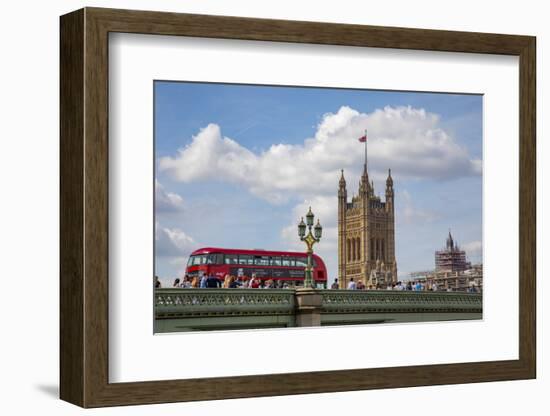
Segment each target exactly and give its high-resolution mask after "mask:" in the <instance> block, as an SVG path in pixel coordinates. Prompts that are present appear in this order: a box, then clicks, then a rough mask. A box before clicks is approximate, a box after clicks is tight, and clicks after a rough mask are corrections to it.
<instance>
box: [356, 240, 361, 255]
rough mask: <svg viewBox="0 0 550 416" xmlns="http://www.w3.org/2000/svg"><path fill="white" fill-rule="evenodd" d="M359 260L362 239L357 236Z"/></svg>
mask: <svg viewBox="0 0 550 416" xmlns="http://www.w3.org/2000/svg"><path fill="white" fill-rule="evenodd" d="M357 260H361V239H360V238H359V237H357Z"/></svg>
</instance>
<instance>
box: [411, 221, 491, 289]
mask: <svg viewBox="0 0 550 416" xmlns="http://www.w3.org/2000/svg"><path fill="white" fill-rule="evenodd" d="M409 276H410V280H412V281H420V282H423V283H424V284H425V285H426V289H427V290H431V289H432V288H433V287H436V288H437V290H451V291H457V292H466V291H470V290H474V291H476V292H481V291H482V290H483V265H482V264H475V265H473V266H472V264H471V263H470V262H469V261H467V259H466V252H465V251H463V250H460V247H459V246H458V244H457V243H456V241H454V239H453V236H452V235H451V231H449V235H448V237H447V241H446V244H445V249H443V250H438V251H436V252H435V270H432V271H429V270H428V271H422V272H413V273H410V275H409Z"/></svg>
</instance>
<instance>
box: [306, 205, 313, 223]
mask: <svg viewBox="0 0 550 416" xmlns="http://www.w3.org/2000/svg"><path fill="white" fill-rule="evenodd" d="M314 217H315V215H313V212H312V211H311V207H309V211H308V213H307V214H306V222H307V226H308V227H313V218H314Z"/></svg>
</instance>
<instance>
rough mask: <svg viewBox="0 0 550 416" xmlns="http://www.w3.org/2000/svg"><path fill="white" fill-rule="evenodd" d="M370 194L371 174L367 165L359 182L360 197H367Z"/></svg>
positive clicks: (364, 166)
mask: <svg viewBox="0 0 550 416" xmlns="http://www.w3.org/2000/svg"><path fill="white" fill-rule="evenodd" d="M368 194H369V174H368V172H367V164H366V163H365V164H364V165H363V174H362V175H361V180H360V181H359V196H361V197H363V198H364V197H365V196H366V195H368Z"/></svg>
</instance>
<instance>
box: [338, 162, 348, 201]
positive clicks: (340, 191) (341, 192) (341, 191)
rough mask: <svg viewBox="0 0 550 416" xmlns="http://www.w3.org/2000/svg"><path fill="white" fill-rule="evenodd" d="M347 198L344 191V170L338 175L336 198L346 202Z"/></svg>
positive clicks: (345, 190) (346, 193) (346, 192)
mask: <svg viewBox="0 0 550 416" xmlns="http://www.w3.org/2000/svg"><path fill="white" fill-rule="evenodd" d="M347 197H348V191H347V189H346V179H345V178H344V169H342V171H341V175H340V182H339V185H338V198H344V200H347Z"/></svg>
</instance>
